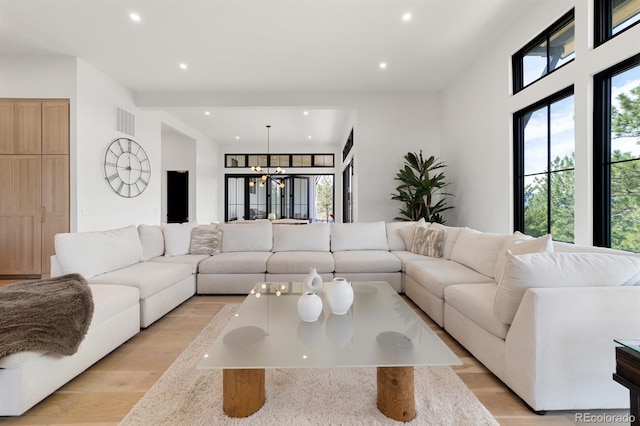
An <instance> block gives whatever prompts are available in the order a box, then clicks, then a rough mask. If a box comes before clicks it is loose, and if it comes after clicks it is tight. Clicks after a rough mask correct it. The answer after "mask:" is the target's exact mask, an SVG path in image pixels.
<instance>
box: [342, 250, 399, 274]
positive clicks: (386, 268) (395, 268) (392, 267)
mask: <svg viewBox="0 0 640 426" xmlns="http://www.w3.org/2000/svg"><path fill="white" fill-rule="evenodd" d="M333 260H334V261H335V273H336V274H342V273H346V272H350V273H354V272H369V273H379V272H400V270H401V269H402V263H401V262H400V259H398V257H397V256H394V255H393V253H391V252H389V251H383V250H351V251H338V252H334V253H333Z"/></svg>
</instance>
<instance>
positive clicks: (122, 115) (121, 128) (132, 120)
mask: <svg viewBox="0 0 640 426" xmlns="http://www.w3.org/2000/svg"><path fill="white" fill-rule="evenodd" d="M116 131H118V132H121V133H124V134H127V135H129V136H135V135H136V116H135V115H133V113H131V112H129V111H126V110H124V109H122V108H119V107H116Z"/></svg>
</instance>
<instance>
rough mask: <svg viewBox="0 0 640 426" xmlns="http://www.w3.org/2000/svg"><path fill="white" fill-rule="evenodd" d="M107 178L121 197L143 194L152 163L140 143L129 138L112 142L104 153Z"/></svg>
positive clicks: (147, 183)
mask: <svg viewBox="0 0 640 426" xmlns="http://www.w3.org/2000/svg"><path fill="white" fill-rule="evenodd" d="M104 176H105V180H106V181H107V183H108V184H109V186H110V187H111V189H113V191H114V192H115V193H116V194H118V195H120V196H121V197H126V198H133V197H137V196H138V195H140V194H142V193H143V192H144V190H145V189H147V185H149V178H150V177H151V163H150V162H149V157H147V153H146V152H145V151H144V149H142V147H141V146H140V144H139V143H138V142H136V141H134V140H132V139H129V138H118V139H116V140H114V141H113V142H111V143H110V144H109V146H108V147H107V152H106V153H105V155H104Z"/></svg>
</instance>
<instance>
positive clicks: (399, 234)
mask: <svg viewBox="0 0 640 426" xmlns="http://www.w3.org/2000/svg"><path fill="white" fill-rule="evenodd" d="M419 222H420V223H423V224H424V219H420V221H419ZM417 223H418V222H415V221H409V222H387V223H386V227H387V244H388V245H389V250H391V251H395V250H409V249H410V248H411V244H412V243H413V234H414V232H415V230H416V229H415V225H416V224H417Z"/></svg>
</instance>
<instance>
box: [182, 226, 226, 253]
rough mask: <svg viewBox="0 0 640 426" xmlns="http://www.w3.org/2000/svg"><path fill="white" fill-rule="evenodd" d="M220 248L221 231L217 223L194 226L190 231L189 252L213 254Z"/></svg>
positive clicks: (218, 251)
mask: <svg viewBox="0 0 640 426" xmlns="http://www.w3.org/2000/svg"><path fill="white" fill-rule="evenodd" d="M221 249H222V231H221V230H220V229H218V225H201V226H196V227H195V228H193V230H192V231H191V241H190V243H189V254H205V255H209V256H214V255H216V254H220V250H221Z"/></svg>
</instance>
